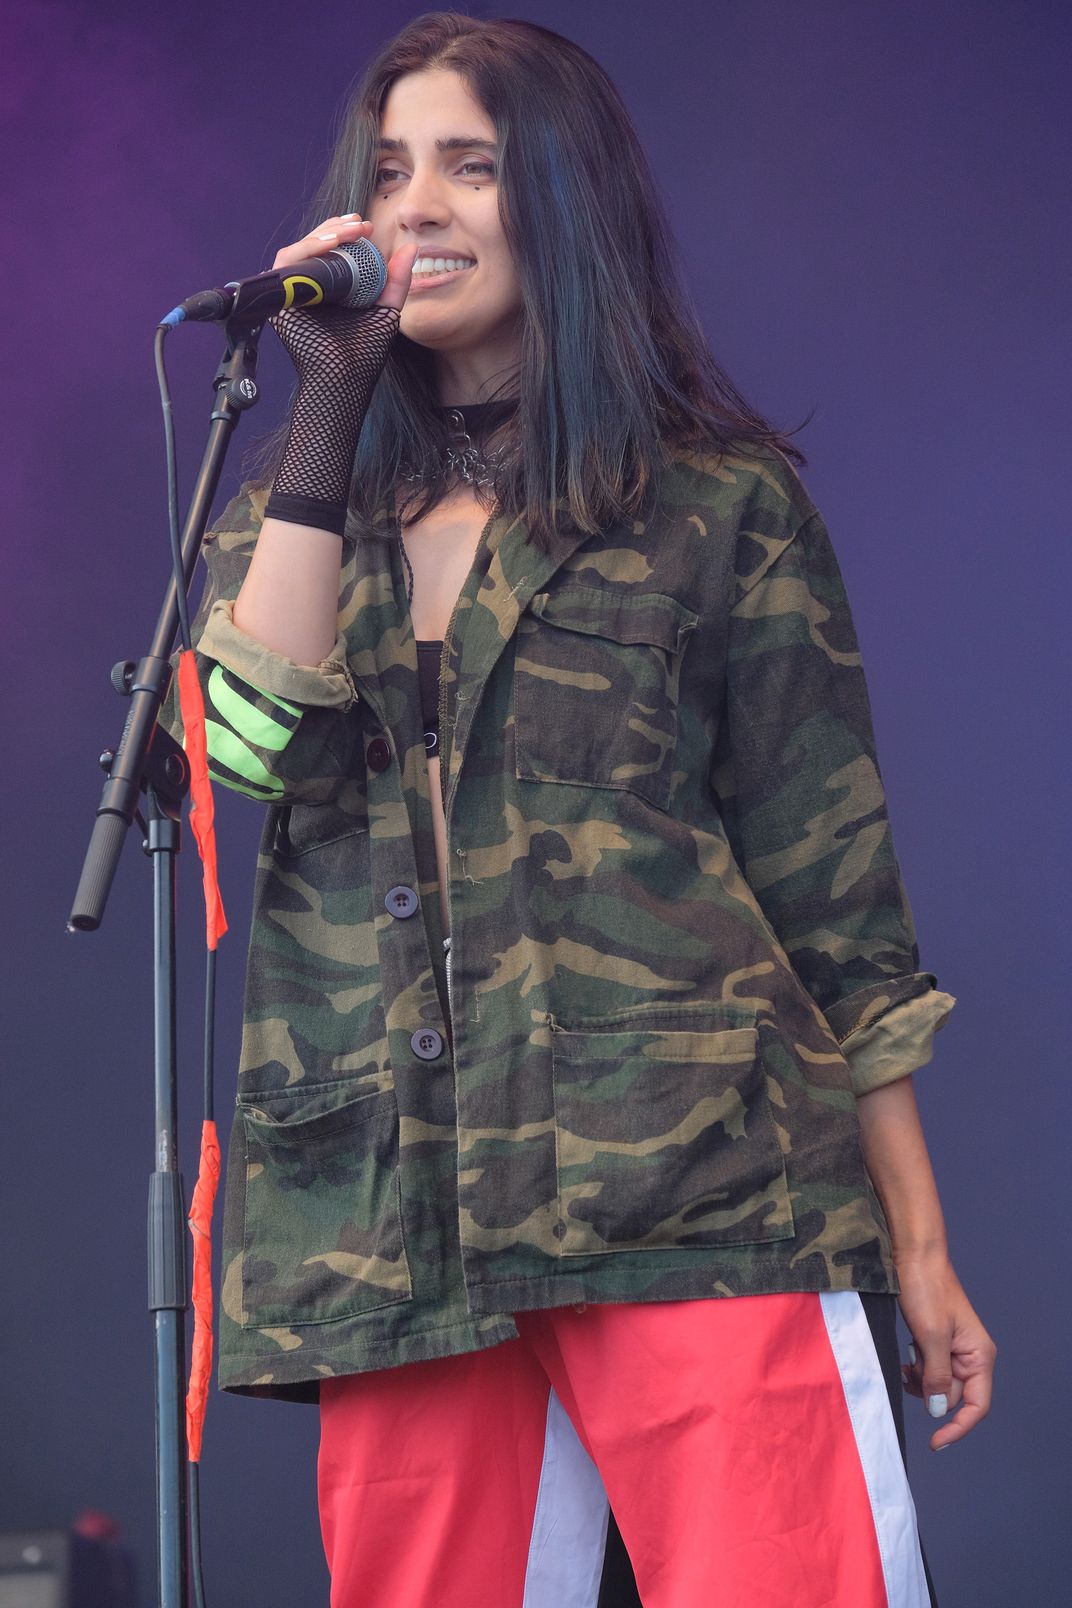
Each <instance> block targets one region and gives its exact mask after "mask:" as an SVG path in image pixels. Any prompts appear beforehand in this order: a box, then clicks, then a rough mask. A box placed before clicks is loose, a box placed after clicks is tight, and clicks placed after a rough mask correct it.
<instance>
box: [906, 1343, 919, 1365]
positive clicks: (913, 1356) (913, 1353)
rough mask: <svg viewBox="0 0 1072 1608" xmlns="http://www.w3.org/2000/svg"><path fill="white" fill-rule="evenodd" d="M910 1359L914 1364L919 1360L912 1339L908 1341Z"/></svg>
mask: <svg viewBox="0 0 1072 1608" xmlns="http://www.w3.org/2000/svg"><path fill="white" fill-rule="evenodd" d="M908 1360H909V1362H910V1363H912V1364H913V1366H914V1365H915V1364H916V1363H917V1362H918V1361H919V1358H918V1357H917V1355H916V1348H915V1346H914V1345H913V1344H912V1342H911V1341H909V1342H908Z"/></svg>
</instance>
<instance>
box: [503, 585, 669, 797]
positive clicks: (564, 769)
mask: <svg viewBox="0 0 1072 1608" xmlns="http://www.w3.org/2000/svg"><path fill="white" fill-rule="evenodd" d="M698 618H699V616H698V615H696V614H694V613H693V612H692V610H691V609H687V608H686V607H685V606H684V604H682V603H679V602H678V601H677V599H676V598H672V597H668V596H667V595H666V594H665V593H662V592H642V593H637V594H630V593H620V592H613V591H609V590H604V589H601V588H598V587H594V586H579V585H573V586H567V587H560V588H559V589H558V590H556V591H554V592H537V593H536V594H535V596H534V597H533V598H532V599H531V600H530V602H529V605H528V608H527V609H526V611H525V612H524V613H523V614H522V615H521V616H520V618H519V620H518V625H517V647H516V655H515V659H514V739H515V747H516V774H517V777H518V779H519V780H522V781H536V782H574V783H577V784H579V785H581V786H584V787H619V788H624V789H626V790H628V791H629V792H632V793H637V794H639V796H640V797H641V798H644V799H646V800H647V801H648V803H649V804H654V805H655V807H656V808H657V809H666V808H667V807H668V806H669V803H670V794H671V790H672V786H673V779H674V774H673V773H674V750H675V747H676V743H677V708H678V685H679V681H680V674H681V657H682V653H683V651H684V647H685V643H686V641H687V640H688V633H689V632H690V631H691V630H692V629H693V628H694V627H695V625H696V623H697V620H698Z"/></svg>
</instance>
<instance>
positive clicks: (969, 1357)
mask: <svg viewBox="0 0 1072 1608" xmlns="http://www.w3.org/2000/svg"><path fill="white" fill-rule="evenodd" d="M917 1341H918V1343H916V1342H913V1343H911V1344H910V1345H909V1347H908V1362H907V1363H905V1364H902V1367H901V1380H902V1383H903V1385H904V1388H905V1390H906V1392H907V1393H908V1394H909V1395H911V1396H917V1397H919V1398H921V1399H922V1400H923V1401H925V1402H926V1404H927V1411H928V1412H929V1413H930V1415H931V1416H932V1417H933V1418H944V1417H945V1416H946V1414H947V1413H951V1414H952V1415H953V1416H952V1417H951V1418H950V1419H949V1420H948V1422H946V1423H944V1424H943V1425H942V1426H941V1428H940V1429H938V1430H936V1431H935V1433H934V1434H933V1435H932V1436H931V1440H930V1445H931V1449H932V1450H933V1451H936V1452H938V1451H941V1450H942V1449H943V1448H944V1447H946V1446H952V1445H953V1443H954V1442H955V1441H958V1440H963V1439H964V1436H965V1435H967V1434H969V1433H970V1431H971V1430H973V1429H974V1428H975V1426H976V1425H977V1424H978V1423H980V1422H981V1420H982V1419H984V1418H985V1417H986V1415H987V1413H988V1412H989V1411H990V1400H991V1393H992V1384H993V1374H994V1362H995V1359H996V1356H997V1347H996V1346H995V1345H994V1343H993V1341H992V1340H991V1339H990V1336H989V1335H988V1334H987V1333H986V1330H985V1329H983V1327H982V1325H981V1324H980V1323H979V1322H978V1319H976V1320H975V1327H974V1329H973V1330H971V1331H969V1332H961V1333H958V1334H957V1335H956V1336H954V1338H953V1341H952V1343H950V1341H949V1340H948V1339H947V1338H946V1337H945V1336H944V1335H941V1334H933V1335H929V1336H927V1337H926V1339H924V1340H919V1339H918V1337H917ZM921 1351H922V1353H923V1355H922V1356H921V1355H920V1352H921Z"/></svg>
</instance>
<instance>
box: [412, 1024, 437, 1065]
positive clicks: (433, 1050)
mask: <svg viewBox="0 0 1072 1608" xmlns="http://www.w3.org/2000/svg"><path fill="white" fill-rule="evenodd" d="M409 1041H410V1044H411V1045H412V1046H413V1053H414V1055H419V1056H420V1058H421V1060H422V1061H434V1060H435V1058H436V1056H437V1055H442V1053H443V1036H442V1034H441V1033H437V1032H436V1030H435V1028H434V1027H421V1028H418V1029H417V1031H416V1033H411V1034H410V1040H409Z"/></svg>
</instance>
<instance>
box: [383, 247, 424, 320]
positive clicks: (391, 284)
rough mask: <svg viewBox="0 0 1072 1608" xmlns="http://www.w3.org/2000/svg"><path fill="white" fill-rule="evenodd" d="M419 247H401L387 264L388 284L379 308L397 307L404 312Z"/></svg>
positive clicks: (385, 286)
mask: <svg viewBox="0 0 1072 1608" xmlns="http://www.w3.org/2000/svg"><path fill="white" fill-rule="evenodd" d="M419 250H420V247H419V246H418V245H408V246H400V247H399V248H398V250H397V251H396V252H395V254H394V256H393V257H392V258H391V260H390V262H389V263H388V264H387V283H386V284H385V285H384V287H383V290H382V291H381V292H380V295H379V297H378V299H377V302H376V305H377V307H395V308H397V309H398V311H399V312H401V311H402V306H403V303H404V302H405V300H406V297H407V296H408V295H409V286H410V280H411V279H412V277H413V264H414V263H415V262H416V260H417V252H418V251H419Z"/></svg>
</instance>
